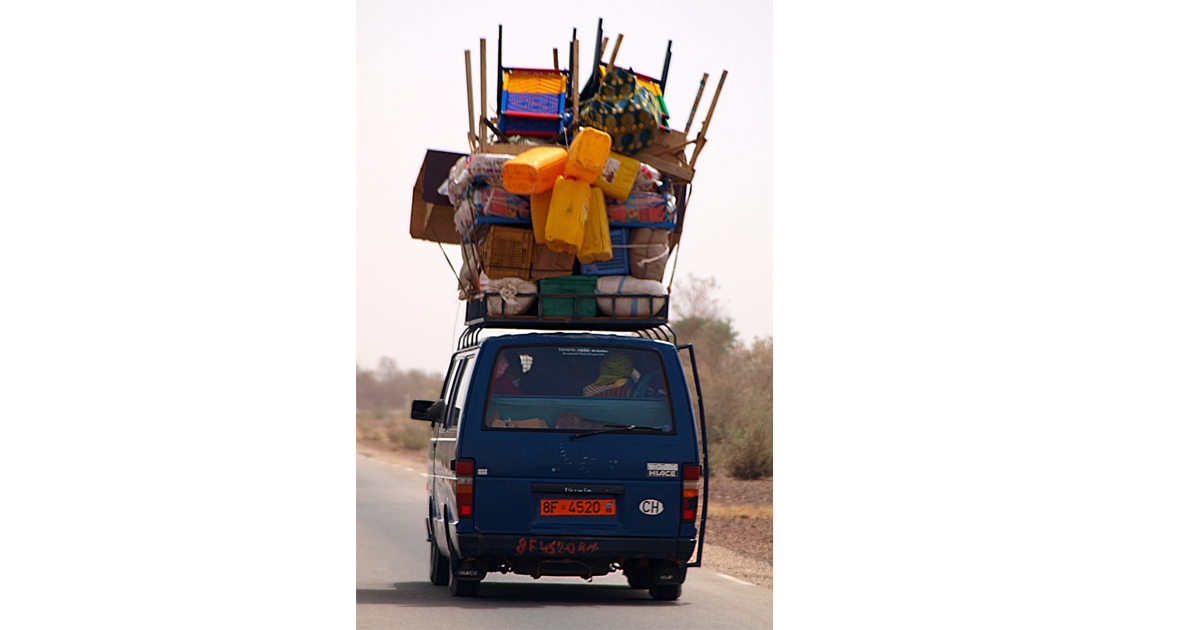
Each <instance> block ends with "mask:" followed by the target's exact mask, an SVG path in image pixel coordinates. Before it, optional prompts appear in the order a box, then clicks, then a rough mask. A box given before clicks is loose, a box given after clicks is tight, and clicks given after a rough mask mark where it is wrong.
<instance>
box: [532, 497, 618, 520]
mask: <svg viewBox="0 0 1200 630" xmlns="http://www.w3.org/2000/svg"><path fill="white" fill-rule="evenodd" d="M616 513H617V501H616V499H542V516H614V515H616Z"/></svg>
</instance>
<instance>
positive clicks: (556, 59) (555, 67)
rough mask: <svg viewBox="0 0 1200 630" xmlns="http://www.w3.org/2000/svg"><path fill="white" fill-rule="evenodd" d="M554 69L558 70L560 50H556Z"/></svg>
mask: <svg viewBox="0 0 1200 630" xmlns="http://www.w3.org/2000/svg"><path fill="white" fill-rule="evenodd" d="M554 69H555V70H558V49H557V48H555V49H554Z"/></svg>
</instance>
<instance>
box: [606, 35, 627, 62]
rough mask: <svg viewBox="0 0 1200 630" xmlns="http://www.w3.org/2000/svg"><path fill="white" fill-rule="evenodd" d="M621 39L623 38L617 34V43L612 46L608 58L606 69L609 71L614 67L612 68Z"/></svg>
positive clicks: (623, 37) (619, 48)
mask: <svg viewBox="0 0 1200 630" xmlns="http://www.w3.org/2000/svg"><path fill="white" fill-rule="evenodd" d="M622 39H625V36H624V35H622V34H621V33H617V43H616V44H613V54H612V56H611V57H609V58H608V68H609V69H610V70H611V69H612V68H614V67H615V66H613V64H614V63H616V61H617V51H618V50H621V40H622Z"/></svg>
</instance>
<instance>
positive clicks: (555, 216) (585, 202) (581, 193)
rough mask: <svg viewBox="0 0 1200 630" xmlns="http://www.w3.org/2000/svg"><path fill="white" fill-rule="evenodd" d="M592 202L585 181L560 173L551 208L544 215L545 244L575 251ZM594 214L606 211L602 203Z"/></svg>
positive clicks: (577, 248)
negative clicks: (563, 175) (561, 175)
mask: <svg viewBox="0 0 1200 630" xmlns="http://www.w3.org/2000/svg"><path fill="white" fill-rule="evenodd" d="M593 204H595V201H594V200H593V199H592V187H591V186H588V185H587V182H581V181H579V180H577V179H569V178H566V177H559V178H558V179H557V180H556V181H555V182H554V195H553V196H552V197H551V198H550V212H549V214H548V215H547V216H546V247H549V248H550V249H552V250H554V251H556V252H571V253H572V254H577V253H578V252H579V247H580V246H581V245H583V233H584V226H585V225H586V224H587V217H588V214H589V212H588V208H589V206H592V205H593ZM596 213H597V214H606V212H605V210H604V209H603V207H601V208H600V209H598V210H597V212H596Z"/></svg>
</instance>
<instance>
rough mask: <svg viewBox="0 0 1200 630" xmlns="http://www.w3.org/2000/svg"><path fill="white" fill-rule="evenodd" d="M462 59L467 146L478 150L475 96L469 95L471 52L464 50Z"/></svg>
mask: <svg viewBox="0 0 1200 630" xmlns="http://www.w3.org/2000/svg"><path fill="white" fill-rule="evenodd" d="M463 57H464V58H465V59H466V62H467V144H469V145H470V146H471V150H472V151H477V150H478V144H477V143H476V141H475V95H474V94H472V93H471V51H470V50H464V51H463Z"/></svg>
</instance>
